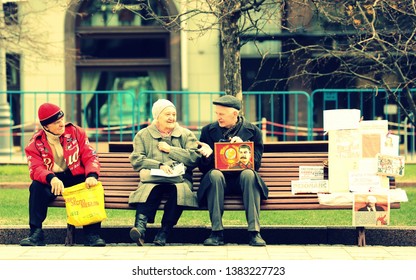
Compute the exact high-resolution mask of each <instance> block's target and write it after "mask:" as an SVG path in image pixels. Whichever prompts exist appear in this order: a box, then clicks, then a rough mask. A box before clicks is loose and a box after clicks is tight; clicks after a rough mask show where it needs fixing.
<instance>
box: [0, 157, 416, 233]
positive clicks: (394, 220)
mask: <svg viewBox="0 0 416 280" xmlns="http://www.w3.org/2000/svg"><path fill="white" fill-rule="evenodd" d="M0 175H1V177H0V178H1V182H11V181H19V182H22V181H27V182H30V180H29V179H28V173H27V167H26V166H10V165H0ZM397 181H398V182H400V181H413V182H415V181H416V165H407V166H406V170H405V176H404V177H403V178H397ZM403 189H404V190H405V191H406V194H407V196H408V199H409V202H404V203H402V204H401V209H392V210H391V216H390V225H391V226H416V218H415V215H414V213H416V202H415V201H416V188H414V187H406V188H403ZM28 195H29V191H28V190H27V189H0V202H1V203H0V225H27V223H28ZM107 214H108V219H107V220H106V221H104V222H103V226H112V225H121V226H131V225H132V224H133V221H134V211H126V210H113V209H109V210H107ZM160 220H161V211H159V212H158V216H157V219H156V223H159V222H160ZM261 223H262V226H267V225H292V226H296V225H310V226H315V225H316V226H319V225H334V226H338V225H341V226H342V225H346V226H348V225H351V224H352V211H351V210H337V211H334V210H319V211H316V210H312V211H308V210H280V211H262V212H261ZM65 224H66V213H65V209H63V208H49V214H48V218H47V219H46V221H45V225H65ZM224 224H225V225H246V221H245V217H244V212H243V211H226V212H225V214H224ZM178 225H187V226H200V225H206V226H209V225H210V222H209V217H208V212H207V211H185V212H184V213H183V215H182V217H181V219H180V220H179V224H178Z"/></svg>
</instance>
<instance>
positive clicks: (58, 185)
mask: <svg viewBox="0 0 416 280" xmlns="http://www.w3.org/2000/svg"><path fill="white" fill-rule="evenodd" d="M51 187H52V188H51V192H52V193H53V194H54V195H60V194H62V191H63V190H64V183H62V181H61V180H59V179H58V177H53V178H52V180H51Z"/></svg>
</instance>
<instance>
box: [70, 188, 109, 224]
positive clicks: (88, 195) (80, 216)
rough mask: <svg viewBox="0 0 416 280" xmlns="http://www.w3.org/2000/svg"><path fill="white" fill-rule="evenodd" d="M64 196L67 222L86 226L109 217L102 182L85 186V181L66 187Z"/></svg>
mask: <svg viewBox="0 0 416 280" xmlns="http://www.w3.org/2000/svg"><path fill="white" fill-rule="evenodd" d="M62 196H63V197H64V199H65V206H66V214H67V216H68V221H67V222H68V224H70V225H74V226H86V225H90V224H95V223H98V222H101V221H103V220H105V219H106V218H107V213H106V211H105V206H104V188H103V186H102V184H101V182H98V184H97V185H95V186H93V187H90V188H87V187H86V186H85V182H83V183H80V184H78V185H75V186H72V187H69V188H65V189H64V191H63V192H62Z"/></svg>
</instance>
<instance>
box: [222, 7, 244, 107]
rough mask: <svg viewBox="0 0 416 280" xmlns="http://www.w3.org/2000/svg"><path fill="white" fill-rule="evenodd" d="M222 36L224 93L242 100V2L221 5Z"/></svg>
mask: <svg viewBox="0 0 416 280" xmlns="http://www.w3.org/2000/svg"><path fill="white" fill-rule="evenodd" d="M218 8H219V10H220V11H219V14H220V15H222V17H221V18H220V32H221V33H220V34H221V45H222V51H223V58H224V64H223V71H224V91H225V93H226V94H230V95H234V96H236V97H237V98H239V99H242V95H243V92H242V85H241V83H242V82H241V56H240V38H239V36H238V21H239V19H240V17H241V12H240V11H238V9H239V8H240V1H238V0H228V1H223V4H221V5H219V7H218Z"/></svg>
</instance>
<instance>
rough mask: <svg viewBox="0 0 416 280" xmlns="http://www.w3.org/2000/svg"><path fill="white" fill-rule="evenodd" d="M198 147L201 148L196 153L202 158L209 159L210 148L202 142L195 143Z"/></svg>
mask: <svg viewBox="0 0 416 280" xmlns="http://www.w3.org/2000/svg"><path fill="white" fill-rule="evenodd" d="M197 143H198V145H199V146H201V148H199V149H198V152H199V153H200V154H201V155H203V156H204V157H209V156H210V155H211V154H212V152H213V151H212V149H211V147H210V146H209V145H208V144H207V143H204V142H199V141H198V142H197Z"/></svg>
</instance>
